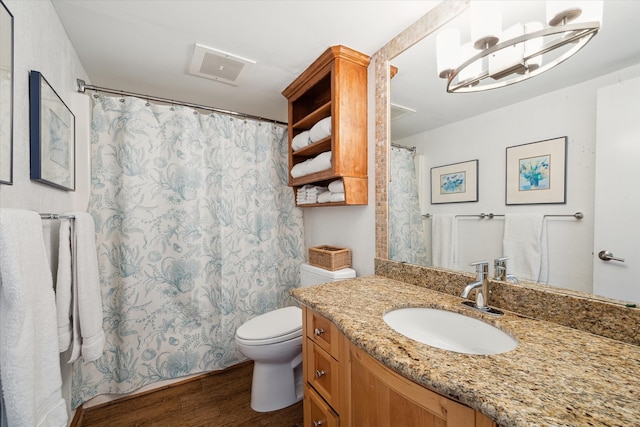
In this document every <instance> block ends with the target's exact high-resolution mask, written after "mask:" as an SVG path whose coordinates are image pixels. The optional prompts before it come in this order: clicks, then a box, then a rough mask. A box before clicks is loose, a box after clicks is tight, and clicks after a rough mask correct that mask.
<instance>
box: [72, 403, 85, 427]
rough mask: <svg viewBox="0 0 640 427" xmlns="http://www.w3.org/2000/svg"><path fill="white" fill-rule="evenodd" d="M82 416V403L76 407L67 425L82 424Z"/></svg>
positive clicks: (78, 426)
mask: <svg viewBox="0 0 640 427" xmlns="http://www.w3.org/2000/svg"><path fill="white" fill-rule="evenodd" d="M83 416H84V408H83V407H82V405H80V406H78V407H77V408H76V412H75V414H73V418H72V419H71V423H70V424H69V427H81V426H82V417H83Z"/></svg>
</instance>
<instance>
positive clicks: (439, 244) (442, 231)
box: [431, 214, 458, 268]
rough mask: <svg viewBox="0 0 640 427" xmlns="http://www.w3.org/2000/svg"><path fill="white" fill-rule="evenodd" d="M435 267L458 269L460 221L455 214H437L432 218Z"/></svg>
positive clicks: (432, 244) (432, 246)
mask: <svg viewBox="0 0 640 427" xmlns="http://www.w3.org/2000/svg"><path fill="white" fill-rule="evenodd" d="M431 251H432V254H433V255H432V256H433V260H432V261H433V265H435V266H438V267H442V268H458V220H457V219H456V216H455V215H454V214H435V215H433V216H432V218H431Z"/></svg>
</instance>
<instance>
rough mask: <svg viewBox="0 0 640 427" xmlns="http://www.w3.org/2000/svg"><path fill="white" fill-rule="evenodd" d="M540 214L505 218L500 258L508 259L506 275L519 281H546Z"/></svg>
mask: <svg viewBox="0 0 640 427" xmlns="http://www.w3.org/2000/svg"><path fill="white" fill-rule="evenodd" d="M546 231H547V230H546V224H545V220H544V215H542V214H506V215H505V216H504V236H503V238H502V254H503V255H504V256H508V257H509V263H508V269H509V274H513V275H515V276H516V277H517V278H518V279H520V280H529V281H533V282H540V283H546V282H547V280H548V248H547V232H546Z"/></svg>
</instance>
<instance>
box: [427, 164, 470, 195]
mask: <svg viewBox="0 0 640 427" xmlns="http://www.w3.org/2000/svg"><path fill="white" fill-rule="evenodd" d="M477 201H478V160H470V161H467V162H462V163H454V164H451V165H445V166H438V167H434V168H431V203H432V204H438V203H460V202H477Z"/></svg>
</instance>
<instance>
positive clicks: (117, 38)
mask: <svg viewBox="0 0 640 427" xmlns="http://www.w3.org/2000/svg"><path fill="white" fill-rule="evenodd" d="M438 3H439V1H327V0H323V1H311V0H297V1H248V0H242V1H218V0H208V1H192V0H182V1H178V0H174V1H169V0H163V1H150V0H142V1H139V0H127V1H115V0H108V1H94V0H53V5H54V7H55V9H56V11H57V13H58V15H59V16H60V20H61V21H62V24H63V25H64V27H65V29H66V31H67V34H68V35H69V38H70V40H71V42H72V44H73V46H74V48H75V50H76V52H77V54H78V56H79V58H80V61H81V62H82V64H83V66H84V68H85V70H86V72H87V74H88V75H89V78H90V83H91V84H93V85H96V86H102V87H106V88H112V89H118V90H124V91H128V92H135V93H139V94H144V95H149V96H156V97H162V98H167V99H173V100H177V101H185V102H189V103H196V104H201V105H206V106H211V107H216V108H221V109H225V110H232V111H237V112H242V113H246V114H251V115H254V116H259V117H264V118H267V119H272V120H280V121H287V102H286V99H285V98H284V97H283V96H282V94H281V92H282V90H283V89H285V88H286V87H287V86H288V85H289V84H290V83H291V82H292V81H293V80H294V79H295V78H296V77H297V76H298V75H300V73H302V71H304V70H305V69H306V68H307V67H308V66H309V65H310V64H311V63H312V62H313V61H314V60H315V59H316V58H317V57H318V56H319V55H320V54H322V52H324V51H325V50H326V49H327V48H328V47H330V46H333V45H338V44H341V45H345V46H348V47H350V48H352V49H355V50H357V51H360V52H362V53H365V54H367V55H373V54H374V53H375V52H376V51H377V50H379V49H380V48H381V47H382V46H384V45H385V44H386V43H387V42H388V41H389V40H390V39H391V38H393V37H394V36H396V35H397V34H398V33H400V32H401V31H402V30H403V29H404V28H406V27H408V26H409V25H411V24H412V23H413V22H415V21H416V20H417V19H418V18H419V17H421V16H422V15H424V14H425V13H426V12H428V11H429V10H430V9H432V8H433V7H434V6H435V5H436V4H438ZM196 43H198V44H202V45H205V46H208V47H211V48H214V49H217V50H220V51H224V52H226V53H229V54H232V55H236V56H240V57H243V58H247V59H250V60H253V61H255V62H256V64H255V65H253V66H251V67H250V68H249V69H248V71H247V72H246V73H245V72H244V71H243V73H245V74H246V75H241V77H242V78H241V79H239V83H240V84H239V86H237V87H236V86H231V85H228V84H225V83H220V82H216V81H214V80H210V79H205V78H202V77H196V76H192V75H190V74H188V73H187V71H188V68H189V65H190V62H191V56H192V53H193V50H194V46H195V44H196ZM87 83H89V82H87Z"/></svg>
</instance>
